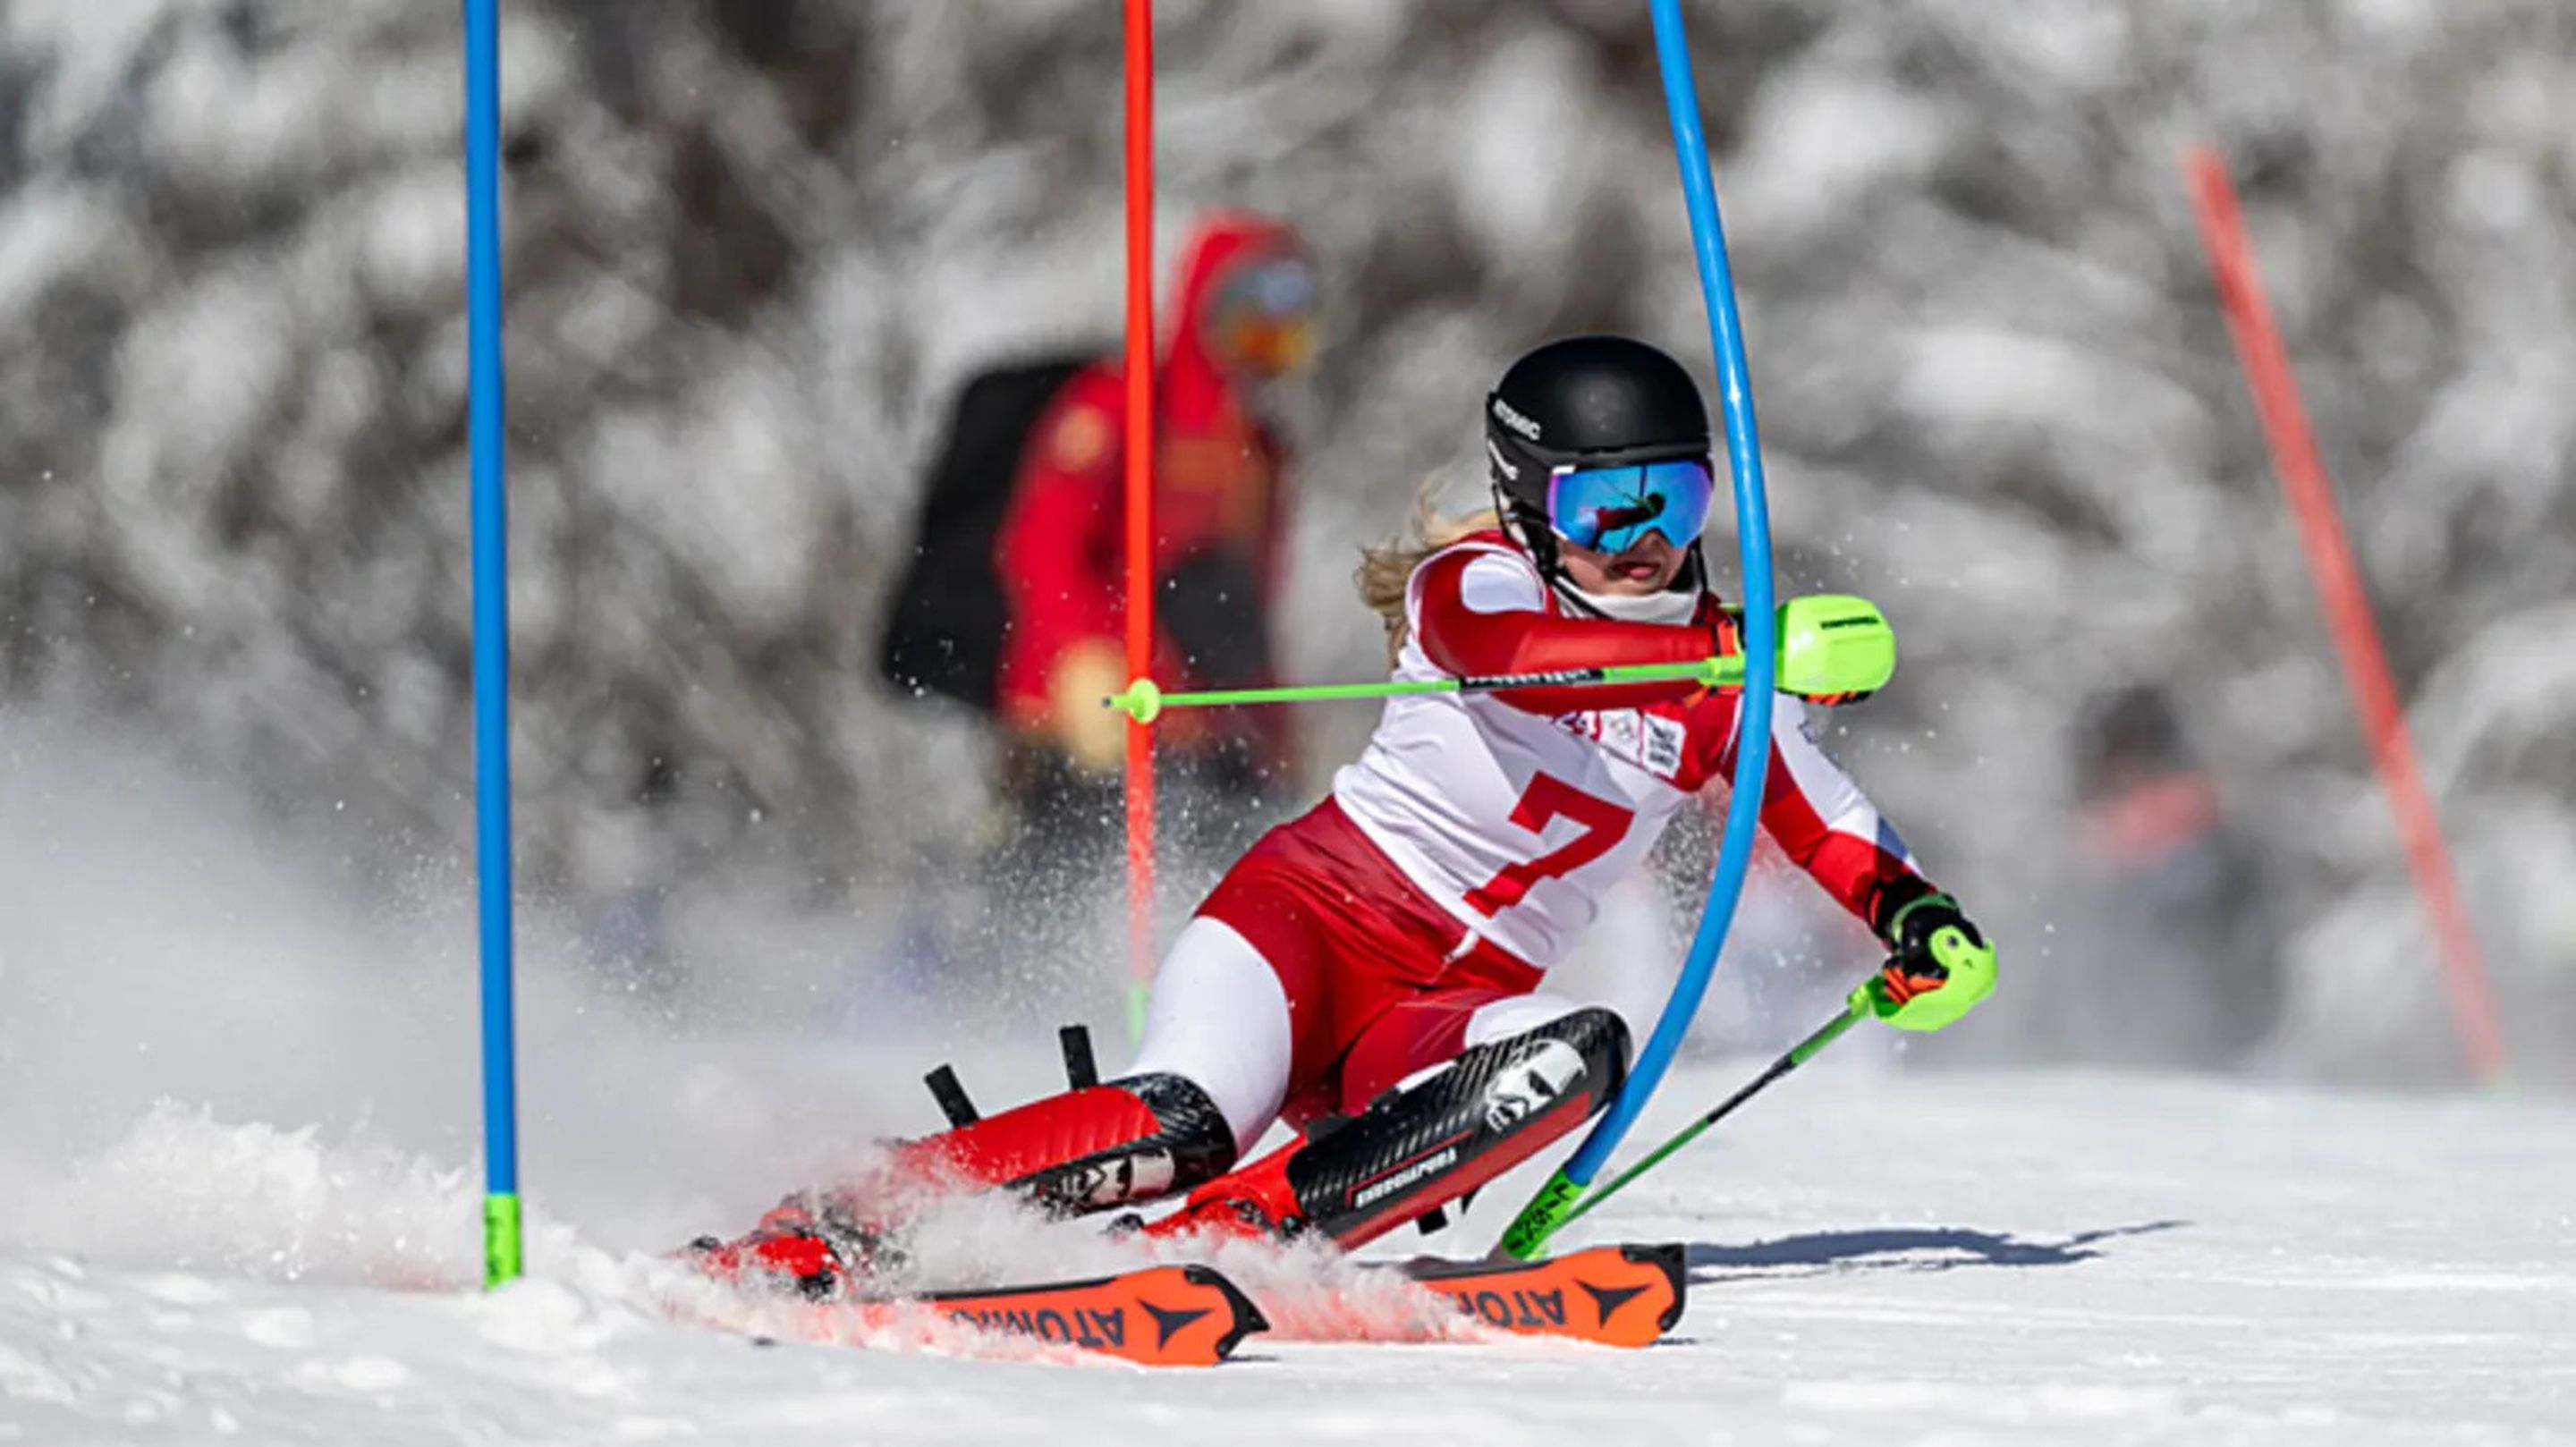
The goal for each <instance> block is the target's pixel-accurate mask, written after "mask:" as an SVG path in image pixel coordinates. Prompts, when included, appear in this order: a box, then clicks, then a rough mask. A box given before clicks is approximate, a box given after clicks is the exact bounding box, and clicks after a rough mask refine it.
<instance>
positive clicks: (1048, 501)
mask: <svg viewBox="0 0 2576 1447" xmlns="http://www.w3.org/2000/svg"><path fill="white" fill-rule="evenodd" d="M1104 385H1106V384H1105V383H1103V382H1102V381H1101V379H1100V377H1099V376H1098V374H1096V373H1090V372H1086V373H1084V374H1082V375H1081V376H1079V377H1077V378H1075V379H1074V380H1073V381H1072V382H1070V383H1068V384H1067V385H1066V387H1065V390H1064V391H1063V392H1062V393H1061V394H1060V395H1059V396H1058V397H1057V398H1056V400H1055V402H1054V403H1053V404H1052V405H1050V406H1049V407H1048V408H1047V411H1046V413H1045V414H1044V416H1043V417H1042V418H1041V419H1040V420H1039V423H1038V425H1037V427H1036V428H1035V429H1034V430H1033V432H1032V434H1031V436H1030V439H1029V445H1028V447H1027V449H1026V450H1025V452H1024V453H1023V454H1022V456H1021V459H1020V472H1019V480H1018V482H1017V484H1016V485H1015V487H1014V488H1013V492H1012V498H1011V506H1010V511H1009V514H1008V515H1007V516H1006V517H1004V518H1003V520H1002V527H1001V531H1000V533H999V534H998V536H997V537H996V539H995V543H994V571H995V573H996V574H998V575H999V581H1000V583H1001V587H1002V596H1003V597H1004V598H1005V599H1006V600H1008V602H1009V605H1010V618H1011V626H1012V627H1013V628H1015V629H1019V630H1022V631H1023V633H1024V634H1025V635H1026V636H1025V638H1024V646H1025V647H1026V648H1027V649H1028V650H1029V653H1030V654H1031V656H1033V657H1035V658H1039V659H1044V660H1046V661H1047V662H1046V664H1045V665H1044V666H1047V667H1052V665H1053V661H1054V659H1055V658H1056V657H1057V656H1058V655H1059V654H1060V653H1062V652H1063V650H1064V649H1065V648H1067V647H1069V646H1071V645H1072V644H1074V643H1077V642H1079V641H1081V640H1082V639H1085V638H1102V637H1106V638H1111V639H1116V638H1118V637H1120V636H1121V630H1122V627H1123V625H1122V623H1121V621H1120V620H1121V618H1122V617H1123V609H1122V605H1121V599H1122V596H1123V588H1124V579H1123V578H1122V577H1121V576H1120V571H1119V559H1120V556H1121V551H1122V539H1121V538H1120V536H1119V532H1118V529H1119V526H1120V519H1121V516H1122V514H1121V499H1120V494H1119V487H1118V479H1119V458H1120V457H1121V455H1122V450H1121V445H1120V439H1119V426H1120V421H1119V414H1118V411H1117V408H1116V406H1115V403H1114V401H1103V400H1102V397H1101V395H1100V393H1101V390H1102V388H1103V386H1104Z"/></svg>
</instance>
